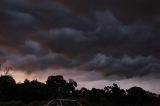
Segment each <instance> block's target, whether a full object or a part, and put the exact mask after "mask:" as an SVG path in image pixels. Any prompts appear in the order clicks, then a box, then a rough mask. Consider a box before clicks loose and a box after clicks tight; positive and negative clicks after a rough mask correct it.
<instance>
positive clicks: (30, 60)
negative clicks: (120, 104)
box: [0, 0, 160, 92]
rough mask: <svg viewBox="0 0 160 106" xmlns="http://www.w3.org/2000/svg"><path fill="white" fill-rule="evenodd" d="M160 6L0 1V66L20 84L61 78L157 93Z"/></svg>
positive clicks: (140, 1) (142, 0)
mask: <svg viewBox="0 0 160 106" xmlns="http://www.w3.org/2000/svg"><path fill="white" fill-rule="evenodd" d="M159 4H160V3H159V0H152V1H151V0H0V62H1V63H3V65H6V66H12V67H13V72H12V73H13V75H14V76H16V78H15V79H16V80H19V81H21V80H22V79H24V77H27V78H32V79H39V80H41V81H45V78H46V77H47V76H48V75H50V74H62V75H64V76H65V77H66V78H69V77H71V78H73V79H75V80H76V81H77V82H79V83H80V86H85V87H88V88H92V87H97V88H100V87H101V88H102V87H104V86H105V85H107V84H111V83H112V82H117V83H118V84H119V85H120V86H122V87H123V88H127V87H131V86H141V87H144V88H145V89H147V90H151V91H153V92H158V91H159V90H160V84H158V82H159V81H160V6H159ZM22 76H24V77H22ZM105 82H106V83H105ZM93 85H94V86H93Z"/></svg>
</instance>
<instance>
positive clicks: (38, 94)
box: [0, 75, 160, 106]
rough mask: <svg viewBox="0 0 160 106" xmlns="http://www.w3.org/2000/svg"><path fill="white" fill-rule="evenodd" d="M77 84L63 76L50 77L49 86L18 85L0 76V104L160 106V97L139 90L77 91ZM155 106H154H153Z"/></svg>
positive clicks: (115, 85)
mask: <svg viewBox="0 0 160 106" xmlns="http://www.w3.org/2000/svg"><path fill="white" fill-rule="evenodd" d="M77 86H78V84H77V82H76V81H74V80H73V79H69V80H68V81H67V80H65V79H64V78H63V76H61V75H57V76H53V75H52V76H49V77H48V79H47V81H46V83H42V82H39V81H37V80H32V81H29V80H28V79H26V80H25V81H24V82H23V83H16V82H15V80H14V78H13V77H12V76H9V75H3V76H0V101H1V102H5V101H22V102H24V103H26V104H28V103H31V102H33V101H39V102H40V101H48V100H51V99H58V98H71V99H78V100H80V101H81V102H82V103H83V104H84V105H85V106H107V105H116V106H125V105H128V106H130V105H135V106H138V105H141V106H145V105H146V104H148V105H147V106H158V104H160V96H159V95H157V94H154V93H151V92H149V91H145V90H144V89H142V88H140V87H132V88H130V89H127V90H124V89H121V88H120V87H119V86H118V85H117V84H113V85H112V86H106V87H104V89H96V88H93V89H91V90H88V89H87V88H84V87H83V88H81V89H80V90H77V89H76V87H77ZM154 104H155V105H154Z"/></svg>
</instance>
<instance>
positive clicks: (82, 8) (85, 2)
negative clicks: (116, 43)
mask: <svg viewBox="0 0 160 106" xmlns="http://www.w3.org/2000/svg"><path fill="white" fill-rule="evenodd" d="M57 1H58V2H62V3H64V4H65V5H68V6H69V7H71V8H74V9H75V10H76V11H78V12H80V13H87V14H88V11H89V12H92V13H94V11H97V10H106V9H107V10H110V11H112V13H113V14H114V15H115V16H116V17H117V18H119V19H121V20H123V22H127V23H132V22H133V21H135V20H151V19H153V18H154V17H155V16H157V14H160V7H159V3H160V1H159V0H152V1H150V0H132V1H130V0H67V1H66V0H57ZM152 21H154V19H153V20H152Z"/></svg>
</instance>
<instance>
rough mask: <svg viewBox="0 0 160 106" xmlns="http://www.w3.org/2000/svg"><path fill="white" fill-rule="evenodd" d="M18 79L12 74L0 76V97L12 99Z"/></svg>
mask: <svg viewBox="0 0 160 106" xmlns="http://www.w3.org/2000/svg"><path fill="white" fill-rule="evenodd" d="M15 86H16V81H15V80H14V79H13V77H12V76H9V75H5V76H0V95H1V96H0V98H1V99H2V100H11V99H13V98H14V90H15Z"/></svg>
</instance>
